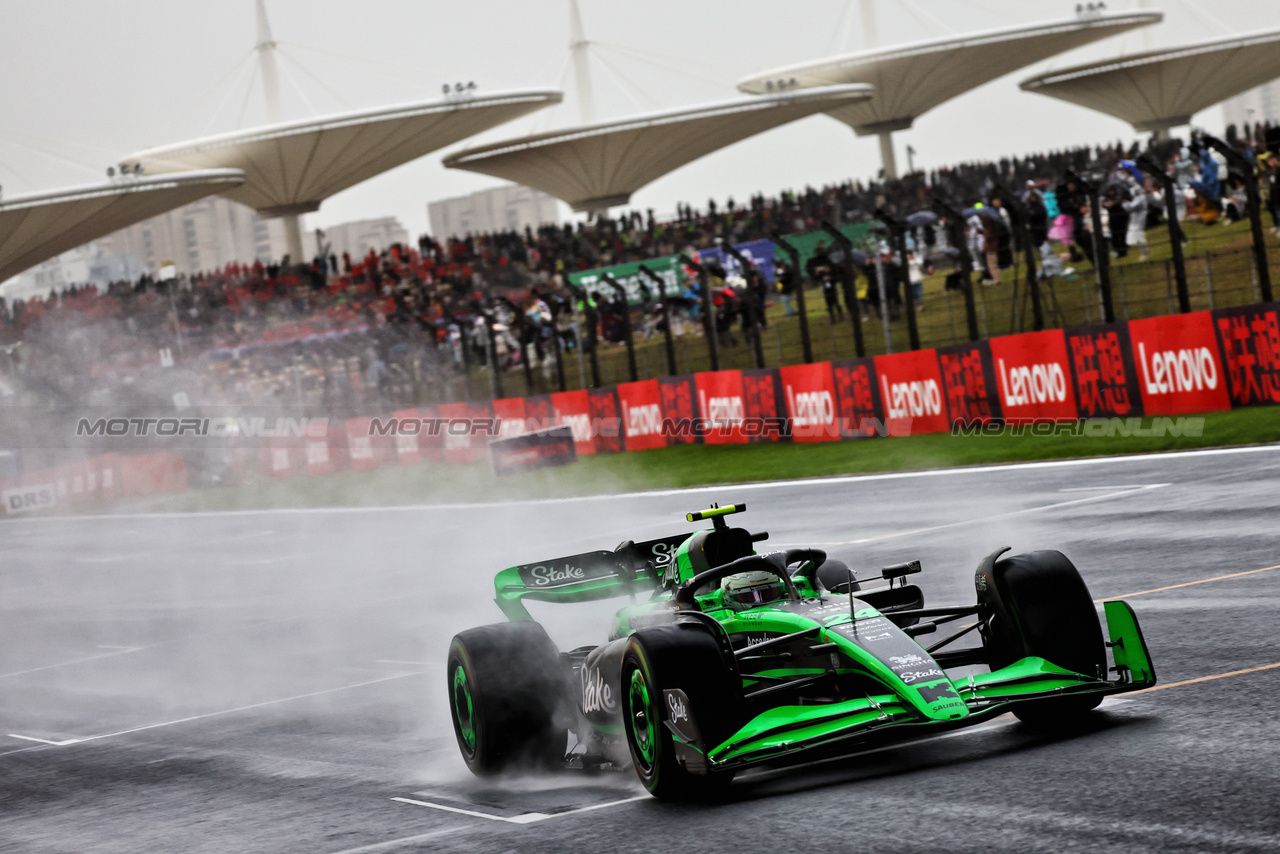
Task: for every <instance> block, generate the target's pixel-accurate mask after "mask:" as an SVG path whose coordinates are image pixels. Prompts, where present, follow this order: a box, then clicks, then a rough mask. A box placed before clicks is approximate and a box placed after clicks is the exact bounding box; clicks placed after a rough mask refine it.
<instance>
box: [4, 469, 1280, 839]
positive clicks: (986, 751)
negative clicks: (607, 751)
mask: <svg viewBox="0 0 1280 854" xmlns="http://www.w3.org/2000/svg"><path fill="white" fill-rule="evenodd" d="M712 500H719V501H722V502H731V501H735V500H736V501H746V502H747V503H748V505H749V506H750V511H749V513H748V514H747V517H746V524H747V525H748V526H749V527H751V528H753V529H760V528H764V529H767V530H769V531H770V532H771V533H772V539H771V543H770V544H771V545H783V544H786V545H792V544H795V545H798V544H815V545H823V546H824V547H825V548H827V550H828V551H829V552H830V553H831V554H832V555H833V556H835V557H838V558H841V559H844V560H847V561H848V562H849V563H850V564H851V565H853V566H854V567H855V568H858V569H872V570H873V569H874V568H876V567H879V566H881V565H885V564H888V563H893V562H898V561H900V560H905V559H909V558H920V559H921V560H922V561H923V564H924V567H925V571H924V573H923V575H922V576H918V578H919V579H920V582H919V583H920V584H921V585H922V586H923V587H924V589H925V592H926V595H927V601H928V602H930V603H933V604H938V603H943V602H965V603H967V602H971V601H972V599H973V593H972V588H971V585H972V581H971V579H972V569H973V567H974V565H975V564H976V563H977V561H978V560H979V558H980V557H981V556H982V555H983V554H985V553H986V552H988V551H990V550H991V549H993V548H995V547H997V546H1000V545H1006V544H1007V545H1012V546H1013V547H1014V548H1015V549H1019V550H1026V549H1033V548H1059V549H1061V550H1063V551H1064V552H1066V553H1067V554H1068V555H1069V556H1070V557H1072V558H1073V559H1074V560H1075V562H1076V564H1077V565H1078V566H1079V567H1080V568H1081V570H1082V572H1083V573H1084V576H1085V579H1086V581H1087V582H1088V583H1089V585H1090V588H1091V590H1092V592H1093V594H1094V596H1095V597H1098V598H1102V597H1113V596H1119V595H1123V594H1129V593H1134V592H1137V591H1148V590H1151V589H1153V588H1161V587H1167V586H1170V585H1177V584H1184V583H1187V582H1194V581H1199V580H1201V579H1207V578H1211V577H1215V576H1221V575H1227V574H1232V573H1241V572H1246V571H1248V570H1256V569H1261V568H1263V567H1273V566H1275V565H1277V564H1280V447H1269V448H1262V449H1253V450H1248V451H1245V452H1237V453H1195V454H1187V455H1180V456H1166V457H1147V458H1131V459H1125V460H1110V461H1103V462H1092V463H1086V464H1074V465H1053V464H1049V465H1032V466H1019V467H1005V468H993V469H979V470H967V471H960V472H944V473H935V474H928V475H918V476H887V477H864V478H849V479H835V480H826V481H810V482H803V483H788V484H774V485H763V486H751V487H737V488H732V487H731V488H724V489H720V488H716V489H706V490H691V491H687V492H682V493H668V494H649V495H639V496H629V497H618V498H606V499H599V498H597V499H590V500H573V501H557V502H549V503H545V504H541V505H536V506H535V505H527V504H521V505H508V506H501V507H486V508H475V507H473V508H436V509H428V508H416V509H414V508H409V509H391V510H354V511H353V510H339V511H312V512H266V513H260V512H252V513H250V512H246V513H241V514H220V515H201V516H185V517H179V516H161V517H142V516H128V517H114V518H83V519H50V520H20V521H7V522H3V523H0V851H6V852H7V851H20V852H33V854H34V853H35V852H97V851H128V852H134V851H144V850H150V851H184V852H204V851H219V852H223V851H236V852H239V851H297V852H308V854H323V852H339V851H414V850H424V851H434V850H442V851H515V850H519V851H590V852H600V851H672V850H684V851H732V852H735V854H741V852H750V851H764V850H781V849H782V848H785V849H788V850H797V851H799V850H813V849H818V848H823V849H825V850H840V851H845V850H848V851H897V852H901V851H930V852H934V851H941V850H950V851H985V850H990V851H1046V852H1048V851H1052V852H1058V851H1072V850H1079V851H1091V852H1092V851H1124V852H1133V851H1153V852H1180V851H1215V852H1216V851H1276V850H1280V811H1277V803H1280V723H1278V722H1277V719H1276V714H1275V698H1276V697H1277V696H1280V666H1276V665H1280V645H1278V644H1277V642H1276V637H1277V630H1276V626H1277V622H1278V620H1280V569H1276V570H1273V571H1268V572H1260V573H1253V574H1249V575H1242V576H1238V577H1235V578H1230V579H1224V580H1218V581H1212V582H1209V583H1204V584H1195V585H1192V586H1186V587H1178V588H1175V589H1172V590H1163V591H1159V592H1150V593H1145V594H1144V595H1139V596H1134V597H1131V599H1130V601H1131V602H1132V604H1133V605H1134V607H1135V609H1136V610H1137V612H1138V615H1139V617H1140V619H1141V621H1142V625H1143V629H1144V631H1145V633H1146V636H1147V640H1148V643H1149V645H1150V647H1151V649H1152V652H1153V656H1154V659H1155V663H1156V667H1157V670H1158V673H1159V676H1160V679H1161V684H1162V686H1164V687H1162V688H1161V689H1160V690H1156V691H1153V692H1150V693H1147V694H1143V695H1140V696H1134V697H1127V698H1117V699H1114V700H1109V701H1107V702H1106V703H1105V704H1104V706H1103V707H1102V711H1101V712H1100V713H1099V714H1097V715H1096V716H1095V718H1094V720H1093V722H1092V724H1091V725H1090V727H1089V729H1088V730H1086V731H1084V732H1081V733H1078V734H1074V735H1072V736H1070V737H1065V738H1057V739H1050V738H1043V737H1037V736H1035V735H1033V734H1030V733H1028V732H1026V731H1024V730H1023V729H1021V728H1020V727H1019V726H1018V725H1017V724H1016V722H1014V721H1013V720H1012V719H1011V718H1009V717H1007V716H1006V717H1004V718H999V719H996V720H995V721H992V722H991V723H988V724H985V725H982V726H981V727H979V728H975V729H973V730H968V731H964V732H963V733H962V734H959V735H953V736H951V737H947V738H943V739H935V740H931V741H927V742H924V743H919V744H915V745H912V746H906V747H898V748H892V749H887V750H882V751H879V752H876V753H874V754H871V755H865V756H860V757H855V758H852V759H846V760H841V761H838V762H829V763H826V764H823V765H820V766H816V767H810V768H805V769H800V770H796V771H790V772H786V773H776V772H770V773H766V774H757V775H755V776H754V777H751V778H746V777H744V778H743V779H741V780H740V781H739V782H737V783H735V785H734V799H733V800H732V801H731V802H730V803H728V804H725V805H720V806H714V807H683V806H670V805H664V804H662V803H658V802H655V801H653V800H651V799H649V798H647V797H637V796H639V795H641V794H642V792H641V791H640V790H639V788H638V786H637V785H636V784H635V782H634V781H633V779H632V778H631V777H630V775H629V774H627V775H620V774H604V775H600V776H596V777H590V778H587V777H582V776H574V775H562V776H556V777H546V778H534V779H523V780H501V781H496V782H487V783H480V782H477V781H475V780H473V779H471V778H470V777H469V775H468V774H467V772H466V770H465V767H464V766H463V764H462V762H461V760H460V759H459V758H458V755H457V749H456V747H455V745H454V743H453V736H452V732H451V731H450V730H449V729H448V720H447V716H446V712H445V706H444V697H443V694H444V692H443V683H444V667H443V658H444V651H445V648H446V646H447V644H448V640H449V638H450V637H451V635H452V634H453V633H454V632H455V631H457V630H459V629H462V628H466V627H468V626H471V625H476V624H480V623H484V622H495V621H497V620H498V619H499V618H500V614H499V612H498V611H497V609H496V607H495V606H493V605H492V603H491V601H490V599H491V596H492V591H491V588H490V586H489V585H490V584H491V578H492V575H493V572H494V571H495V570H497V569H498V568H501V567H503V566H506V565H510V564H512V563H515V562H518V561H522V560H528V559H533V558H538V557H551V556H554V555H557V554H567V553H571V552H574V551H579V550H586V549H590V548H609V547H612V546H614V545H615V544H616V543H617V542H618V541H620V540H622V539H624V538H628V537H631V538H635V539H641V538H643V537H649V536H654V535H657V534H659V533H662V532H666V531H672V530H677V531H678V530H681V529H683V528H684V527H686V526H685V525H684V524H683V523H682V521H681V514H682V513H683V512H684V511H687V510H691V509H696V508H700V507H704V506H706V505H707V504H708V503H709V502H710V501H712ZM593 609H595V606H568V607H567V608H562V609H561V612H560V613H561V614H562V615H563V623H556V624H554V625H553V626H552V630H553V636H555V637H556V638H557V640H558V641H560V642H561V643H562V645H567V644H577V643H584V642H589V641H591V640H594V639H599V638H602V637H603V635H604V633H605V632H606V630H607V629H606V621H605V612H603V611H601V610H599V609H595V610H593ZM539 613H540V614H544V615H545V614H548V613H556V612H555V611H554V609H545V608H544V610H542V611H541V612H539ZM1268 665H1270V666H1272V667H1273V669H1264V670H1256V671H1253V672H1248V673H1239V674H1236V675H1228V676H1224V677H1223V678H1220V679H1212V680H1207V681H1198V682H1196V681H1193V682H1191V683H1190V684H1182V685H1177V684H1173V683H1178V682H1184V681H1186V680H1197V679H1203V678H1204V677H1209V676H1213V675H1216V674H1224V673H1231V672H1234V671H1240V670H1244V669H1247V668H1258V667H1266V666H1268ZM19 736H22V737H19ZM32 739H41V740H42V741H36V740H32ZM397 799H398V800H397ZM427 803H430V804H435V805H436V806H424V805H423V804H427ZM441 807H446V808H450V809H442V808H441ZM587 808H591V809H587Z"/></svg>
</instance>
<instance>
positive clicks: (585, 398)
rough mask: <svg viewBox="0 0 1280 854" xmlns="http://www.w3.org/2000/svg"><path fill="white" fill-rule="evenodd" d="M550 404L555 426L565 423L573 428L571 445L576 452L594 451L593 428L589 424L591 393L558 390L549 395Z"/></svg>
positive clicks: (586, 452)
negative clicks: (554, 415)
mask: <svg viewBox="0 0 1280 854" xmlns="http://www.w3.org/2000/svg"><path fill="white" fill-rule="evenodd" d="M551 406H552V408H553V409H554V410H555V414H556V426H557V427H558V426H560V425H562V424H563V425H567V426H568V427H570V428H571V429H572V430H573V447H574V450H576V451H577V452H578V454H580V455H581V454H594V453H595V452H596V441H595V440H596V437H595V430H594V429H593V428H592V424H591V394H590V392H588V391H586V390H585V389H584V390H581V391H558V392H556V393H555V394H553V395H551Z"/></svg>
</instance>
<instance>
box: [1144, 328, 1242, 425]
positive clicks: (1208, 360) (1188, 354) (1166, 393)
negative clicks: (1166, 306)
mask: <svg viewBox="0 0 1280 854" xmlns="http://www.w3.org/2000/svg"><path fill="white" fill-rule="evenodd" d="M1129 340H1130V341H1131V342H1132V344H1133V359H1134V362H1136V363H1137V369H1138V388H1139V389H1140V390H1141V393H1142V410H1143V412H1144V413H1145V414H1147V415H1184V414H1186V413H1189V412H1217V411H1218V410H1221V409H1230V408H1231V399H1230V397H1228V396H1227V378H1226V376H1225V372H1224V371H1223V369H1222V361H1221V357H1220V356H1219V354H1218V342H1217V340H1216V338H1215V336H1214V333H1213V319H1212V317H1210V315H1209V312H1207V311H1196V312H1192V313H1190V314H1171V315H1168V316H1166V317H1152V318H1148V319H1146V320H1131V321H1129Z"/></svg>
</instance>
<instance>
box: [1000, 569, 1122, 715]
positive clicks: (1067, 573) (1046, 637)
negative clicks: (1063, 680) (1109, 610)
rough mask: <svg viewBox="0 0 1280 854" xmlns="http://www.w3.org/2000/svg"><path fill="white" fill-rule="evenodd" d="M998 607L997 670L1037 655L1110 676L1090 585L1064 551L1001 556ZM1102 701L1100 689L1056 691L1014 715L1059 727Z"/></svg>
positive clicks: (1018, 707) (1080, 670) (1073, 668)
mask: <svg viewBox="0 0 1280 854" xmlns="http://www.w3.org/2000/svg"><path fill="white" fill-rule="evenodd" d="M990 580H991V581H992V582H993V584H994V588H995V589H994V591H991V590H988V591H987V594H986V596H985V597H984V596H983V593H982V592H980V593H979V596H980V598H985V599H986V602H987V604H989V605H990V606H991V608H992V612H993V613H992V617H991V620H990V623H989V624H988V625H987V626H986V627H985V629H984V632H983V637H984V642H985V644H986V647H987V654H988V659H989V661H990V664H991V668H992V669H993V670H995V669H998V668H1000V667H1005V666H1006V665H1009V664H1012V663H1013V662H1015V661H1017V660H1019V659H1021V658H1026V657H1028V656H1037V657H1039V658H1043V659H1045V660H1046V661H1049V662H1051V663H1053V664H1056V665H1058V666H1059V667H1062V668H1065V669H1067V670H1071V671H1073V672H1076V673H1080V674H1083V675H1085V676H1090V677H1093V678H1095V679H1103V678H1105V675H1106V666H1107V665H1106V660H1107V659H1106V647H1105V645H1104V643H1103V639H1102V625H1101V623H1100V622H1099V621H1098V612H1097V609H1096V608H1095V607H1094V604H1093V598H1092V597H1091V596H1090V595H1089V588H1088V587H1087V586H1086V585H1085V583H1084V579H1083V578H1081V577H1080V572H1079V570H1077V569H1076V568H1075V565H1074V564H1072V563H1071V561H1070V560H1068V559H1067V557H1066V555H1064V554H1062V553H1061V552H1057V551H1038V552H1031V553H1030V554H1024V555H1013V556H1012V557H1008V558H1005V559H1003V560H999V561H996V562H995V565H994V566H993V567H992V573H991V579H990ZM1100 702H1102V697H1101V696H1100V695H1098V694H1085V695H1078V696H1069V695H1068V696H1064V697H1054V698H1052V699H1046V700H1035V701H1030V702H1025V703H1017V704H1015V705H1014V706H1013V713H1014V715H1016V716H1017V717H1018V719H1019V720H1021V721H1023V722H1024V723H1026V724H1028V725H1031V726H1034V727H1037V728H1042V729H1054V728H1058V727H1061V726H1065V725H1069V724H1071V723H1073V722H1075V721H1077V720H1078V719H1079V718H1080V717H1081V716H1082V715H1083V714H1084V713H1086V712H1088V711H1090V710H1091V709H1094V708H1096V707H1097V705H1098V704H1099V703H1100Z"/></svg>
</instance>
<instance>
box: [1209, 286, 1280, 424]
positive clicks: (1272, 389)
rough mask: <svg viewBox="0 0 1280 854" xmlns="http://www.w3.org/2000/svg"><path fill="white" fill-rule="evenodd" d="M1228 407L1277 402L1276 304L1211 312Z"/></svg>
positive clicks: (1279, 311)
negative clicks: (1223, 361)
mask: <svg viewBox="0 0 1280 854" xmlns="http://www.w3.org/2000/svg"><path fill="white" fill-rule="evenodd" d="M1213 322H1214V326H1215V327H1216V328H1217V331H1218V341H1219V343H1221V344H1222V353H1223V355H1224V356H1225V357H1226V368H1227V392H1228V393H1229V394H1230V396H1231V405H1232V406H1256V405H1258V404H1277V403H1280V303H1268V304H1266V305H1251V306H1244V307H1243V308H1227V309H1220V310H1218V311H1215V312H1214V313H1213Z"/></svg>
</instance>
